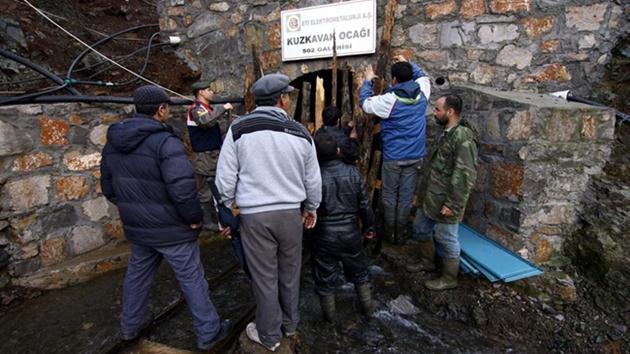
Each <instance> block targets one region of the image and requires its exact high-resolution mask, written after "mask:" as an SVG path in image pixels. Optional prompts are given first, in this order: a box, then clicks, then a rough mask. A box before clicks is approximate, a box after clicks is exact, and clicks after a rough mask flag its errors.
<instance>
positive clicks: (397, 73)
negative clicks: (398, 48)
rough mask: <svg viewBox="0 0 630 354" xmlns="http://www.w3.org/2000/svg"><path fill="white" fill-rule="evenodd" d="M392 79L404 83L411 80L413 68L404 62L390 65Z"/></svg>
mask: <svg viewBox="0 0 630 354" xmlns="http://www.w3.org/2000/svg"><path fill="white" fill-rule="evenodd" d="M392 77H395V78H396V81H397V82H405V81H409V80H411V79H413V67H412V66H411V64H409V63H408V62H406V61H399V62H398V63H394V65H392Z"/></svg>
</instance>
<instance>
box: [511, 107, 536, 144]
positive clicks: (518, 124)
mask: <svg viewBox="0 0 630 354" xmlns="http://www.w3.org/2000/svg"><path fill="white" fill-rule="evenodd" d="M532 126H533V119H532V114H531V112H529V111H518V112H516V114H514V117H513V118H512V119H511V120H510V122H509V125H508V129H507V138H508V140H524V139H528V138H529V136H530V134H531V132H532Z"/></svg>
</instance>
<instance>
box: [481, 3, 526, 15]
mask: <svg viewBox="0 0 630 354" xmlns="http://www.w3.org/2000/svg"><path fill="white" fill-rule="evenodd" d="M530 7H531V0H490V11H492V12H494V13H498V14H505V13H509V12H524V11H529V9H530Z"/></svg>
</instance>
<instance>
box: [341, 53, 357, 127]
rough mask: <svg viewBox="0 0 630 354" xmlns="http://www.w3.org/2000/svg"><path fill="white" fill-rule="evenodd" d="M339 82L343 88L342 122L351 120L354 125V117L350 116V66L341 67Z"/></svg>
mask: <svg viewBox="0 0 630 354" xmlns="http://www.w3.org/2000/svg"><path fill="white" fill-rule="evenodd" d="M341 81H342V83H341V85H342V87H343V90H342V91H343V95H342V99H343V102H341V117H342V118H343V119H344V121H347V120H352V123H355V124H356V122H355V121H354V118H355V117H354V116H353V115H352V101H350V88H351V87H352V82H350V66H349V65H348V63H347V62H346V63H344V65H343V71H342V76H341Z"/></svg>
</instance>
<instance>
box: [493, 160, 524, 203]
mask: <svg viewBox="0 0 630 354" xmlns="http://www.w3.org/2000/svg"><path fill="white" fill-rule="evenodd" d="M523 175H524V173H523V166H520V165H516V164H511V163H501V164H496V165H494V166H493V168H492V174H491V176H492V187H491V193H492V195H493V196H495V197H496V198H507V199H509V200H514V201H517V200H518V199H519V198H520V197H521V196H522V195H523Z"/></svg>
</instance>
